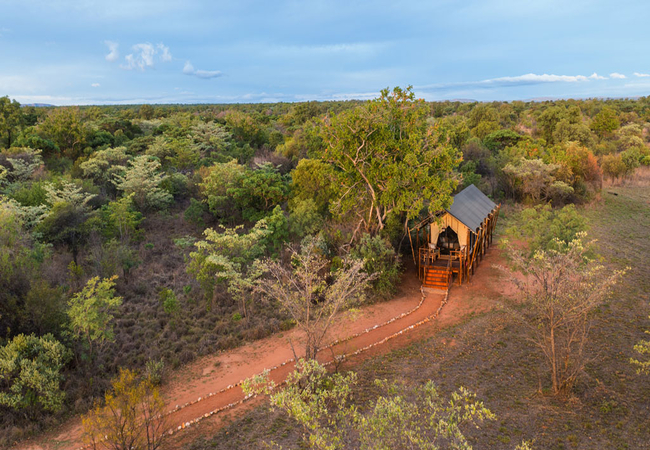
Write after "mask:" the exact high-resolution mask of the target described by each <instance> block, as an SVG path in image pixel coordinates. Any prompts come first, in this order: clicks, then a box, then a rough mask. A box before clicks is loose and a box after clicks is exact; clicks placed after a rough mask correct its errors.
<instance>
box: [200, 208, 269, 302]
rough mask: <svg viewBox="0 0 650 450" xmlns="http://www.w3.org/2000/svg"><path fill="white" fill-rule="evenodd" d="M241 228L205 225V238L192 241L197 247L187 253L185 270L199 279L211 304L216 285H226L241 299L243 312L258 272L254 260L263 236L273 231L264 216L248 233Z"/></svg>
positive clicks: (232, 293) (263, 241) (214, 296)
mask: <svg viewBox="0 0 650 450" xmlns="http://www.w3.org/2000/svg"><path fill="white" fill-rule="evenodd" d="M242 228H243V227H242V226H238V227H235V228H226V227H224V226H221V232H218V231H216V230H214V229H212V228H208V229H206V230H205V231H204V232H203V234H204V235H205V240H203V241H198V242H196V243H195V244H194V245H195V246H196V251H195V252H192V253H190V263H189V265H188V268H187V270H188V272H189V273H191V274H193V275H194V276H195V277H196V279H197V280H198V281H199V283H200V284H201V286H202V288H203V291H204V293H205V295H206V297H207V298H209V299H210V300H211V303H212V304H214V303H215V300H216V291H215V288H216V286H217V285H225V286H226V289H227V290H228V292H229V293H230V294H231V295H232V296H233V298H235V299H236V300H238V301H240V302H241V305H242V313H243V314H244V315H246V313H247V308H246V303H247V301H248V294H249V292H250V291H251V289H252V287H253V282H254V279H255V278H256V277H257V276H259V269H258V265H257V264H256V263H255V261H256V260H257V259H258V258H260V257H261V256H262V255H263V254H264V252H265V244H266V239H267V238H268V237H269V235H270V234H271V233H272V231H271V230H269V227H268V224H267V222H266V220H264V219H263V220H260V221H259V222H257V223H256V224H255V226H254V227H253V228H252V229H251V230H250V231H249V232H248V233H242V232H241V231H242Z"/></svg>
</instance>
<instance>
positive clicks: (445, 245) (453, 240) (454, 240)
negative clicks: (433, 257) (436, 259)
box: [436, 226, 460, 255]
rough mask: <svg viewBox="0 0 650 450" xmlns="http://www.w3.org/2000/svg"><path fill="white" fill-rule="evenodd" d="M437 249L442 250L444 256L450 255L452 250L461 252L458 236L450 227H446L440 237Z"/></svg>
mask: <svg viewBox="0 0 650 450" xmlns="http://www.w3.org/2000/svg"><path fill="white" fill-rule="evenodd" d="M436 247H438V248H439V249H440V254H442V255H448V254H449V252H450V251H452V250H460V242H459V241H458V234H457V233H456V232H455V231H454V229H453V228H451V227H450V226H447V227H445V229H444V230H442V231H441V232H440V234H439V235H438V242H437V244H436Z"/></svg>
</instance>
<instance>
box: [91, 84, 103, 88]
mask: <svg viewBox="0 0 650 450" xmlns="http://www.w3.org/2000/svg"><path fill="white" fill-rule="evenodd" d="M91 86H92V87H99V86H101V84H99V83H93V84H91Z"/></svg>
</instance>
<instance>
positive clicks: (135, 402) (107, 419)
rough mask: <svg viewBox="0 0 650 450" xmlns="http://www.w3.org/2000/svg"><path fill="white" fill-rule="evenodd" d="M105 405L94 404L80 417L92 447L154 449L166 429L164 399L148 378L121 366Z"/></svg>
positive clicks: (124, 449)
mask: <svg viewBox="0 0 650 450" xmlns="http://www.w3.org/2000/svg"><path fill="white" fill-rule="evenodd" d="M104 400H105V406H101V405H96V406H95V408H94V409H93V410H92V411H91V412H90V413H88V414H87V415H86V416H85V417H84V418H83V420H82V423H83V431H84V438H85V441H86V442H87V443H88V444H90V445H91V446H92V447H93V448H95V449H107V450H108V449H110V450H127V449H141V450H156V449H157V448H160V446H161V444H162V442H163V441H164V437H165V434H164V433H165V432H166V431H167V419H166V416H164V413H165V403H164V402H163V400H162V398H161V396H160V393H159V392H158V389H157V388H156V387H155V386H154V385H153V383H152V382H151V381H150V380H147V379H145V380H142V381H138V379H137V377H136V375H135V373H133V372H131V371H130V370H124V369H121V370H120V374H119V376H118V377H117V378H116V379H115V380H113V382H112V389H111V390H110V391H109V392H107V393H106V394H105V396H104Z"/></svg>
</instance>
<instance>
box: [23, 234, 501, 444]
mask: <svg viewBox="0 0 650 450" xmlns="http://www.w3.org/2000/svg"><path fill="white" fill-rule="evenodd" d="M500 262H502V258H501V252H500V250H499V249H498V248H496V246H495V247H493V248H491V249H490V251H489V252H488V254H487V255H486V257H485V261H483V262H482V264H481V267H480V268H479V269H478V271H477V273H476V276H474V277H473V278H472V281H471V283H469V284H466V285H463V286H460V287H459V286H453V287H452V289H451V291H450V295H449V299H448V301H449V305H448V306H446V307H445V308H444V309H441V306H442V304H443V300H446V296H445V295H444V294H437V293H427V294H426V297H425V298H424V300H423V297H422V293H421V289H420V287H421V285H420V282H419V280H418V279H417V276H416V275H415V271H414V270H408V268H407V270H406V272H405V274H404V276H403V280H402V284H401V286H400V291H399V292H398V294H397V296H396V297H395V298H394V299H393V300H391V301H389V302H385V303H380V304H375V305H369V306H367V307H363V308H360V309H358V310H353V311H347V312H345V313H342V314H341V317H340V320H337V321H336V322H335V323H336V326H334V327H333V328H332V329H331V330H330V332H329V333H328V336H327V338H326V340H325V341H326V342H335V341H340V342H339V343H337V344H336V345H334V346H332V347H331V348H328V349H325V350H322V351H321V353H320V354H319V357H318V359H319V361H320V362H321V363H329V362H331V361H333V359H334V357H335V356H340V355H352V354H354V353H355V352H357V351H359V350H362V349H367V348H368V347H369V346H371V347H372V348H370V349H368V351H365V350H364V352H363V354H362V355H358V356H353V358H352V359H353V360H355V361H356V359H357V358H365V357H368V356H370V355H374V354H377V353H385V352H388V351H390V350H392V349H393V348H397V347H401V346H404V345H407V344H408V343H410V342H411V341H413V340H416V339H421V338H422V337H424V336H426V335H427V334H430V333H432V332H434V331H435V329H437V328H439V327H441V326H449V325H452V324H454V323H457V322H458V321H460V320H462V319H463V318H464V317H467V316H468V315H471V314H474V313H480V312H484V311H487V310H489V309H492V308H493V307H494V306H495V305H496V303H497V301H498V299H499V297H501V296H502V295H508V294H509V293H510V292H509V286H508V283H504V280H503V279H502V277H501V276H500V275H499V273H498V272H497V271H496V270H495V269H493V268H492V267H491V265H492V264H495V263H500ZM438 312H440V316H439V317H438ZM400 316H401V317H400ZM431 318H436V320H432V321H430V320H431ZM393 319H394V320H393ZM391 320H392V322H390V323H387V324H386V322H389V321H391ZM378 324H385V325H382V326H381V327H378V328H374V327H375V326H376V325H378ZM414 325H423V326H421V327H418V328H415V327H413V326H414ZM402 331H403V333H400V332H402ZM398 333H399V334H398ZM350 336H355V337H353V338H352V339H349V337H350ZM300 341H301V332H300V331H299V330H296V329H294V330H291V331H288V332H285V333H278V334H276V335H273V336H270V337H268V338H265V339H261V340H259V341H255V342H251V343H248V344H246V345H243V346H242V347H238V348H236V349H233V350H229V351H225V352H220V353H217V354H215V355H211V356H207V357H204V358H201V359H200V360H197V361H195V362H194V363H191V364H189V365H188V366H185V367H184V368H182V369H180V370H178V371H176V372H175V373H174V374H172V379H171V380H170V382H169V383H167V384H166V385H165V387H164V388H163V397H164V398H165V402H166V404H167V406H168V411H170V414H169V427H170V428H171V429H172V430H173V431H174V433H173V435H172V439H171V440H170V441H168V445H166V446H165V447H166V448H167V447H169V448H183V447H184V444H186V443H187V442H190V441H191V440H193V439H194V438H196V436H197V435H198V434H203V433H207V432H210V431H212V430H213V429H215V428H218V427H220V426H221V425H222V423H223V421H224V420H225V419H229V418H230V417H231V416H232V414H240V413H242V412H243V411H245V410H246V409H248V408H250V407H252V406H254V405H256V404H258V403H259V401H261V399H259V398H258V399H250V401H246V402H242V400H243V399H244V394H243V392H242V390H241V388H240V387H239V385H238V384H239V382H240V381H242V380H243V379H245V378H249V377H251V376H253V375H255V374H258V373H261V372H263V371H264V370H265V369H273V370H272V371H271V373H270V378H271V379H272V380H274V381H275V382H276V383H278V384H279V383H281V382H282V381H283V380H284V379H285V378H286V376H287V375H288V374H289V373H290V372H291V371H292V370H293V369H294V365H295V364H294V363H293V361H290V360H291V359H292V358H293V352H292V350H291V343H292V342H293V343H296V346H298V345H299V344H298V343H299V342H300ZM376 344H379V345H376ZM373 345H374V346H373ZM297 350H299V347H298V348H297ZM283 363H284V364H283ZM199 399H200V400H199ZM224 408H225V410H223V411H221V412H216V413H215V411H217V410H220V409H224ZM197 419H199V420H198V421H197ZM188 424H189V425H190V426H188ZM178 427H181V429H180V430H179V428H178ZM81 431H82V430H81V421H80V419H79V418H78V417H76V418H74V419H71V420H70V421H68V422H67V423H66V424H64V425H62V426H61V427H60V428H59V429H58V430H57V431H53V432H49V433H46V434H44V435H41V436H39V437H38V438H36V439H34V440H28V441H24V442H22V443H21V444H19V445H17V446H16V447H15V448H18V449H28V450H76V449H79V448H80V447H82V446H83V442H82V436H81Z"/></svg>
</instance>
